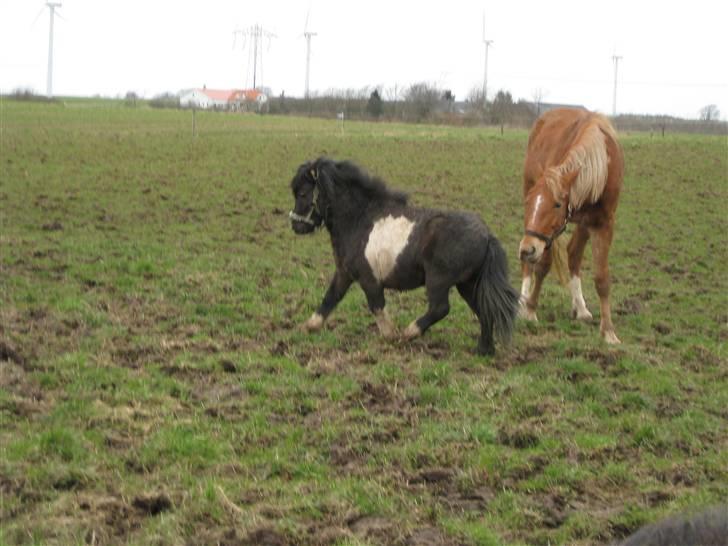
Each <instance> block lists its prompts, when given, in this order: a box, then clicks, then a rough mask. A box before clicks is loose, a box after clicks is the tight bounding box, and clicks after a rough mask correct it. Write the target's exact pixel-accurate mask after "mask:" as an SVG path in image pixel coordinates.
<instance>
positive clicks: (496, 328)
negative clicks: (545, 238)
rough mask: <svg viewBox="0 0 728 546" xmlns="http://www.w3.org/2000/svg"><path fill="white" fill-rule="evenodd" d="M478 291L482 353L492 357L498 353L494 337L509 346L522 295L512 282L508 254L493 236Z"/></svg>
mask: <svg viewBox="0 0 728 546" xmlns="http://www.w3.org/2000/svg"><path fill="white" fill-rule="evenodd" d="M475 291H476V302H477V305H478V318H479V319H480V342H479V343H478V350H479V351H480V352H481V353H484V354H492V353H493V352H494V351H495V347H494V345H493V334H495V336H496V337H497V338H498V339H499V341H500V342H501V343H504V344H507V343H509V342H510V340H511V337H512V335H513V323H514V322H515V319H516V313H517V312H518V292H516V290H515V289H514V288H513V287H512V286H511V283H510V282H508V261H507V259H506V253H505V251H504V250H503V247H502V246H501V244H500V242H498V239H496V238H495V237H493V236H491V237H490V238H489V239H488V243H487V247H486V250H485V260H484V261H483V266H482V268H481V270H480V277H479V278H478V282H477V284H476V288H475Z"/></svg>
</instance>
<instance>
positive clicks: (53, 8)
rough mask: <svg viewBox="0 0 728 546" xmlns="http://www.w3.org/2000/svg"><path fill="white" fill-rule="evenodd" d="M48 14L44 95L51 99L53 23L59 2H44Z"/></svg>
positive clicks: (59, 5)
mask: <svg viewBox="0 0 728 546" xmlns="http://www.w3.org/2000/svg"><path fill="white" fill-rule="evenodd" d="M46 6H48V8H49V11H50V14H51V24H50V27H49V30H48V80H47V83H46V95H47V96H48V98H49V99H50V98H52V97H53V21H54V20H55V18H56V8H60V7H61V3H60V2H46Z"/></svg>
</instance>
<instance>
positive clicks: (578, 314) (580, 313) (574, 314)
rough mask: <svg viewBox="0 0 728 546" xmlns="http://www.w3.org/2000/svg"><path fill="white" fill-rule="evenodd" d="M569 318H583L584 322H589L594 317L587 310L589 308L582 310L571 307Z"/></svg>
mask: <svg viewBox="0 0 728 546" xmlns="http://www.w3.org/2000/svg"><path fill="white" fill-rule="evenodd" d="M571 318H572V319H576V320H583V321H584V322H589V321H590V320H592V319H593V318H594V317H593V316H592V314H591V313H590V312H589V309H583V310H577V309H572V310H571Z"/></svg>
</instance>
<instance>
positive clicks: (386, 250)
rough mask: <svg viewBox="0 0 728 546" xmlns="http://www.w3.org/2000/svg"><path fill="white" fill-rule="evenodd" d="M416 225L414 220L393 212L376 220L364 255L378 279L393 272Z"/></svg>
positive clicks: (383, 278) (381, 279)
mask: <svg viewBox="0 0 728 546" xmlns="http://www.w3.org/2000/svg"><path fill="white" fill-rule="evenodd" d="M414 227H415V223H414V222H413V221H411V220H409V219H407V218H405V217H404V216H398V217H397V218H395V217H394V216H392V215H391V214H390V215H389V216H387V217H386V218H380V219H379V220H377V221H376V222H374V227H372V231H371V233H369V240H368V241H367V246H366V248H365V249H364V257H365V258H366V260H367V262H369V266H370V267H371V268H372V272H373V273H374V277H375V278H376V279H377V280H378V281H383V280H385V279H386V278H387V277H388V276H389V274H390V273H392V270H393V269H394V266H395V264H396V262H397V257H398V256H399V255H400V254H401V253H402V251H403V250H404V248H405V247H406V246H407V241H408V239H409V236H410V234H411V233H412V229H413V228H414Z"/></svg>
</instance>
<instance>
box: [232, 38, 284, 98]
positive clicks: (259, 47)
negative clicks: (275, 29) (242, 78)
mask: <svg viewBox="0 0 728 546" xmlns="http://www.w3.org/2000/svg"><path fill="white" fill-rule="evenodd" d="M238 34H240V35H241V36H242V38H243V49H245V44H246V39H247V38H250V39H251V40H252V42H253V46H252V50H253V51H252V53H253V89H257V88H258V58H260V72H261V78H260V79H261V81H262V79H263V74H262V73H263V44H262V43H261V42H262V41H263V39H264V38H268V40H269V44H270V39H271V38H276V35H275V34H273V33H272V32H268V31H267V30H265V29H264V28H263V27H262V26H261V25H258V24H255V25H253V26H250V27H248V28H246V29H245V30H235V31H233V36H234V37H235V38H237V35H238ZM233 48H235V42H234V41H233ZM248 63H250V60H248ZM248 68H250V64H248Z"/></svg>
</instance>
